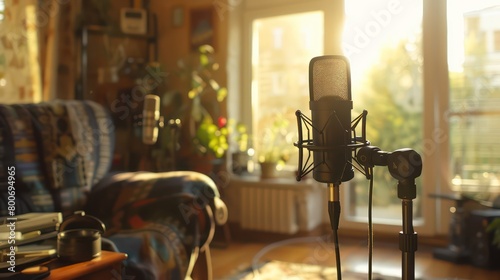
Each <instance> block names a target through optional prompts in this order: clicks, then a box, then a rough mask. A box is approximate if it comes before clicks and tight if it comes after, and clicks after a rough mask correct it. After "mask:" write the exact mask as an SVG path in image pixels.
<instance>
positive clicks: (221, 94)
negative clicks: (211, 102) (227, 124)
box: [217, 87, 227, 102]
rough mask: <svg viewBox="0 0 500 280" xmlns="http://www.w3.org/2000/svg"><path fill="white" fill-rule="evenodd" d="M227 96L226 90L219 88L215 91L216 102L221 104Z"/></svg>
mask: <svg viewBox="0 0 500 280" xmlns="http://www.w3.org/2000/svg"><path fill="white" fill-rule="evenodd" d="M226 96H227V88H225V87H221V88H219V90H218V91H217V101H219V102H222V101H224V99H225V98H226Z"/></svg>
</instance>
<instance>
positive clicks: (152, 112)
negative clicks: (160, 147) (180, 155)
mask: <svg viewBox="0 0 500 280" xmlns="http://www.w3.org/2000/svg"><path fill="white" fill-rule="evenodd" d="M159 120H160V97H159V96H157V95H152V94H148V95H146V96H145V98H144V108H143V111H142V142H143V143H144V144H147V145H153V144H154V143H156V140H157V139H158V122H159Z"/></svg>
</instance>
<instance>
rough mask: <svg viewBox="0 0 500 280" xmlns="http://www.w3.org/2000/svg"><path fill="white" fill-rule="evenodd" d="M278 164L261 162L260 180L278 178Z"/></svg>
mask: <svg viewBox="0 0 500 280" xmlns="http://www.w3.org/2000/svg"><path fill="white" fill-rule="evenodd" d="M277 165H278V164H277V163H276V162H261V163H260V178H262V179H268V178H276V177H277V175H278V174H277V173H278V170H277V169H276V166H277Z"/></svg>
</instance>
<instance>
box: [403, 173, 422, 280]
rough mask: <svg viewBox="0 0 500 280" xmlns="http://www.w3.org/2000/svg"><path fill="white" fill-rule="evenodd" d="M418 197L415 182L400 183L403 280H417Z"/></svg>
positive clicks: (405, 181)
mask: <svg viewBox="0 0 500 280" xmlns="http://www.w3.org/2000/svg"><path fill="white" fill-rule="evenodd" d="M416 197H417V191H416V185H415V180H414V179H412V180H399V181H398V198H399V199H401V206H402V211H403V213H402V214H403V230H402V231H400V232H399V249H400V250H401V269H402V271H401V273H402V279H403V280H414V279H415V251H417V243H418V242H417V233H416V232H415V230H414V229H413V199H415V198H416Z"/></svg>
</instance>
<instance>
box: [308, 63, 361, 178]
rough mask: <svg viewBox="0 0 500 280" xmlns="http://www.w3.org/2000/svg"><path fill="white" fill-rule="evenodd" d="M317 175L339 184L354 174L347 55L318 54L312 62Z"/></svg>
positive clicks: (311, 74)
mask: <svg viewBox="0 0 500 280" xmlns="http://www.w3.org/2000/svg"><path fill="white" fill-rule="evenodd" d="M309 95H310V101H309V108H310V110H311V120H312V126H313V127H314V128H315V129H314V130H313V131H312V144H313V145H312V146H313V147H315V148H314V149H313V150H312V151H313V160H314V169H313V177H314V179H315V180H316V181H318V182H323V183H332V184H336V185H339V184H340V183H341V182H346V181H349V180H351V179H352V178H353V177H354V169H353V167H352V164H351V161H352V149H351V148H350V147H349V145H351V144H352V143H353V141H354V140H352V137H351V110H352V108H353V105H352V98H351V74H350V69H349V62H348V61H347V59H346V58H345V57H344V56H340V55H327V56H320V57H315V58H313V59H312V60H311V62H310V64H309Z"/></svg>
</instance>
